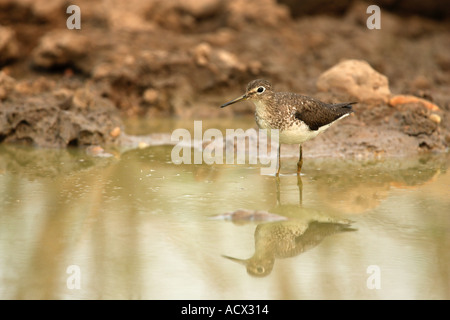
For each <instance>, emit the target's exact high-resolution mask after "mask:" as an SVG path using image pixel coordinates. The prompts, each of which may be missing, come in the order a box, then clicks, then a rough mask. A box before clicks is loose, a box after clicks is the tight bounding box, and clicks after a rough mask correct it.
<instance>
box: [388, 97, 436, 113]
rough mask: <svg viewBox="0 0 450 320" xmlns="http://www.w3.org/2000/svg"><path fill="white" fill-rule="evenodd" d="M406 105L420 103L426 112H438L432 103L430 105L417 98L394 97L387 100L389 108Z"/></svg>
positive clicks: (428, 102)
mask: <svg viewBox="0 0 450 320" xmlns="http://www.w3.org/2000/svg"><path fill="white" fill-rule="evenodd" d="M408 103H420V104H422V105H423V106H424V107H426V108H427V109H428V110H431V111H439V110H440V109H439V107H438V106H437V105H435V104H434V103H431V102H430V101H427V100H425V99H422V98H418V97H415V96H410V95H395V96H393V97H392V98H391V99H390V100H389V105H390V106H391V107H396V106H399V105H402V104H408Z"/></svg>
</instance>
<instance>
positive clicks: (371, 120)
mask: <svg viewBox="0 0 450 320" xmlns="http://www.w3.org/2000/svg"><path fill="white" fill-rule="evenodd" d="M416 2H417V1H414V3H416ZM408 3H409V2H406V1H400V0H398V1H385V3H384V2H381V3H380V7H381V29H380V30H369V29H368V28H367V26H366V20H367V18H368V16H369V15H368V14H367V13H366V9H367V6H368V5H369V3H366V2H360V1H345V2H342V3H341V4H340V5H331V2H329V1H318V2H317V1H316V2H310V1H304V2H302V5H298V4H297V2H293V1H280V3H278V2H276V1H274V0H258V1H256V0H253V1H247V0H245V1H244V0H235V1H225V0H201V1H200V0H199V1H181V0H180V1H178V0H174V1H162V0H152V1H145V2H143V1H138V0H129V1H110V2H109V4H108V5H105V4H103V3H101V2H93V1H88V0H82V1H78V3H77V5H78V6H79V7H80V9H81V13H82V15H81V30H68V29H67V28H66V19H67V18H68V17H69V14H66V6H67V3H66V1H63V0H55V1H52V2H51V4H49V3H48V1H44V0H37V1H27V0H1V1H0V68H1V72H0V103H1V107H0V141H2V142H4V143H10V142H17V141H20V142H26V143H32V144H35V145H38V146H43V147H65V146H69V145H77V146H84V145H101V146H107V145H111V144H120V143H122V142H123V141H129V139H128V140H127V137H126V136H125V134H126V133H125V132H124V130H123V129H124V127H123V125H122V122H121V118H122V119H123V117H129V116H139V117H144V118H145V117H147V118H153V117H180V118H190V119H195V120H199V119H203V118H210V117H238V116H241V115H248V114H252V113H253V112H254V110H253V108H254V107H253V106H252V104H250V103H242V104H239V105H235V106H233V107H232V108H225V109H220V108H219V106H220V105H221V104H222V103H224V102H226V101H229V100H230V99H231V98H234V97H236V96H238V95H240V94H242V92H243V90H244V89H245V86H246V84H247V83H248V82H249V81H250V80H253V79H255V78H266V79H268V80H270V81H272V82H273V83H274V85H275V89H276V90H279V91H294V92H299V93H302V94H306V95H309V96H313V97H316V98H319V99H322V100H324V101H327V102H339V101H347V100H354V99H355V98H358V97H355V92H356V95H357V93H358V92H359V91H358V90H356V91H352V90H347V88H337V87H336V86H331V87H325V89H324V87H323V86H322V85H320V83H319V82H318V80H319V79H321V76H322V75H324V74H325V72H326V71H327V70H329V69H330V68H332V67H334V66H337V65H338V64H339V63H340V62H342V61H345V60H351V59H355V60H361V61H365V62H367V64H368V65H369V66H370V67H371V68H373V69H374V70H375V71H376V72H377V73H379V74H380V75H381V76H382V77H384V76H385V77H386V78H387V80H388V84H387V85H388V88H387V89H388V91H385V92H389V93H390V96H385V99H383V100H376V99H375V100H365V99H364V98H362V99H361V97H359V99H357V100H358V101H359V103H358V104H357V105H356V106H355V113H354V115H352V116H351V117H348V118H346V119H344V120H342V121H341V122H340V123H339V124H336V125H335V126H333V127H332V128H330V129H329V130H328V131H327V132H326V133H325V134H323V135H321V136H319V137H318V138H316V139H314V140H312V141H310V142H308V143H307V144H305V156H306V157H308V156H343V157H347V156H349V157H378V156H392V155H393V156H398V155H407V154H411V153H418V152H445V151H446V150H447V148H448V145H449V144H450V131H449V128H450V117H449V112H450V91H449V90H448V88H449V85H450V51H449V50H448V48H449V47H450V21H449V19H450V14H449V9H448V7H449V6H448V4H447V3H445V1H429V2H426V3H419V2H417V3H416V4H415V5H413V4H411V5H410V6H408ZM424 6H425V7H424ZM359 77H361V76H359ZM362 77H364V76H362ZM357 84H358V81H357ZM324 90H325V91H324ZM396 95H409V96H414V97H419V98H423V99H425V100H426V101H428V102H430V103H432V104H433V105H435V106H437V107H438V109H433V110H432V109H430V108H429V107H427V106H426V105H425V104H423V103H420V102H417V101H416V102H408V103H397V104H395V105H392V104H390V103H389V101H390V100H391V98H392V97H395V96H396ZM174 129H175V128H174ZM156 143H157V142H156ZM295 149H296V148H294V147H292V148H291V147H290V146H286V147H285V148H284V150H286V152H287V154H294V153H296V151H295Z"/></svg>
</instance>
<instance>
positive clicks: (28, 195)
mask: <svg viewBox="0 0 450 320" xmlns="http://www.w3.org/2000/svg"><path fill="white" fill-rule="evenodd" d="M222 124H223V123H222ZM234 124H235V126H236V127H239V126H240V123H234ZM159 125H160V126H161V132H162V131H164V130H166V131H167V126H173V123H171V124H169V125H167V126H166V127H164V124H162V125H161V124H159ZM212 125H216V124H211V126H212ZM223 125H225V124H223ZM226 125H228V124H226ZM241 127H242V126H241ZM244 128H245V127H244ZM153 129H154V128H153ZM137 131H139V130H138V129H137ZM156 131H158V130H156ZM135 133H136V132H135ZM137 133H142V132H137ZM171 149H172V147H171V146H158V147H148V148H143V149H135V150H128V151H123V150H112V151H111V152H112V154H113V155H114V156H113V157H109V158H96V157H92V156H89V155H87V154H86V153H85V152H84V151H83V150H79V149H67V150H47V149H34V148H29V147H23V146H7V145H2V146H0V298H2V299H449V298H450V288H449V287H450V276H449V270H450V268H449V265H450V253H449V252H450V250H449V249H450V188H449V186H450V174H449V173H448V163H449V156H448V155H426V156H420V157H419V156H418V157H416V158H408V159H390V160H386V159H385V160H380V161H351V160H342V159H306V160H305V163H304V169H303V173H304V174H303V176H302V177H301V180H298V179H297V177H296V176H295V175H292V174H289V172H290V171H291V170H295V162H296V159H294V158H292V159H283V162H282V164H283V167H282V171H283V172H285V173H286V174H285V175H282V176H281V177H280V179H279V180H277V179H276V178H275V177H273V176H263V175H261V174H260V166H259V165H248V164H246V165H206V164H203V165H178V166H177V165H174V164H173V163H172V162H171V159H170V153H171ZM233 212H234V213H235V214H234V218H235V220H234V221H233V220H223V219H217V218H214V217H217V216H219V217H224V215H225V214H226V213H233ZM270 214H272V215H270ZM250 218H254V219H253V220H255V219H256V220H257V221H250V220H251V219H250ZM258 219H259V220H258ZM74 266H75V267H74ZM74 268H75V269H74ZM74 270H75V271H74ZM74 276H77V278H76V279H78V280H79V282H76V281H77V280H76V279H75V278H74ZM78 284H79V286H78Z"/></svg>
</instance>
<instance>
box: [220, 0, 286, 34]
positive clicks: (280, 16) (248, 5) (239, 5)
mask: <svg viewBox="0 0 450 320" xmlns="http://www.w3.org/2000/svg"><path fill="white" fill-rule="evenodd" d="M225 6H226V7H225V10H224V11H225V12H226V13H227V17H226V21H227V25H228V26H231V27H233V28H236V29H242V28H243V27H245V26H248V24H249V23H250V24H255V25H258V26H267V27H279V26H280V25H283V24H284V23H285V22H287V21H291V19H290V14H289V10H288V9H287V8H286V7H285V6H283V5H280V4H278V3H277V1H275V0H235V1H225Z"/></svg>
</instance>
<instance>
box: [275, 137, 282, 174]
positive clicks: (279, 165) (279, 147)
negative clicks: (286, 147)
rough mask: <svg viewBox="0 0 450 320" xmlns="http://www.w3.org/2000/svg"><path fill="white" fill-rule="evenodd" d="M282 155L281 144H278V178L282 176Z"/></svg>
mask: <svg viewBox="0 0 450 320" xmlns="http://www.w3.org/2000/svg"><path fill="white" fill-rule="evenodd" d="M280 154H281V143H278V169H277V174H276V176H277V177H279V176H280V169H281V161H280Z"/></svg>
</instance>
